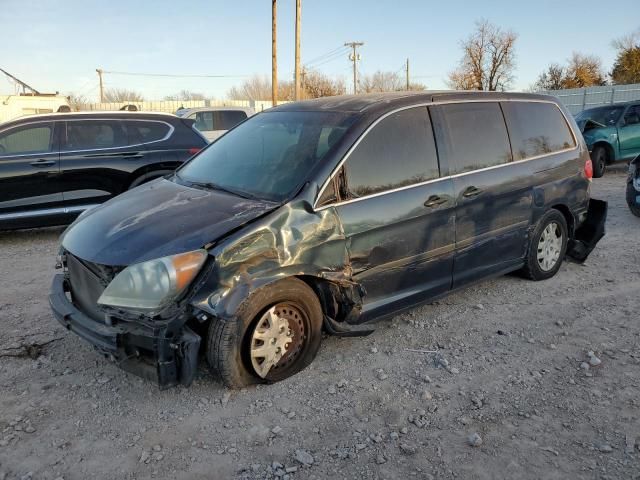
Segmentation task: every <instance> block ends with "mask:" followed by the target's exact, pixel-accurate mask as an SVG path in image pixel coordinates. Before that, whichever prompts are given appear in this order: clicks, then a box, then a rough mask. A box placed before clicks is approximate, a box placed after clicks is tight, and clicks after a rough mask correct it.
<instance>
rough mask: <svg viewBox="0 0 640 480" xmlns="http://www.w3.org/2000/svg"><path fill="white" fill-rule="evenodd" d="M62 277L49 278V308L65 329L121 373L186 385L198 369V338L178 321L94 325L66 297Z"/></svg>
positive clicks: (163, 382)
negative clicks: (51, 279)
mask: <svg viewBox="0 0 640 480" xmlns="http://www.w3.org/2000/svg"><path fill="white" fill-rule="evenodd" d="M67 291H68V287H67V286H66V282H65V279H64V275H62V274H58V275H55V277H54V278H53V282H52V284H51V292H50V293H49V305H50V306H51V310H52V312H53V315H54V316H55V318H56V320H58V322H59V323H60V324H61V325H62V326H63V327H65V328H66V329H67V330H69V331H71V332H73V333H75V334H76V335H78V336H79V337H81V338H82V339H83V340H85V341H86V342H88V343H89V344H91V345H93V346H94V347H95V348H96V349H97V350H98V351H99V352H100V353H102V354H103V355H105V356H106V357H107V358H109V359H110V360H112V361H114V362H116V363H117V364H118V366H120V367H121V368H122V369H123V370H126V371H128V372H131V373H133V374H135V375H138V376H140V377H143V378H146V379H148V380H152V381H154V382H156V383H157V384H158V385H159V386H160V387H161V388H166V387H170V386H173V385H177V384H178V383H180V384H183V385H189V384H191V382H192V381H193V379H194V377H195V373H196V370H197V366H198V350H199V348H200V336H198V335H197V334H196V333H194V332H193V331H192V330H190V329H189V328H187V327H186V326H184V322H183V321H181V319H176V320H175V321H169V322H165V323H163V324H162V325H159V326H151V325H149V326H146V325H142V324H137V323H135V324H134V323H131V322H124V321H118V322H116V323H115V324H114V325H106V324H102V323H98V322H96V321H95V320H93V319H92V318H90V317H89V316H87V315H85V314H84V313H83V312H82V311H80V310H79V309H78V308H77V307H76V306H75V305H73V303H72V302H71V301H70V300H69V298H68V297H67Z"/></svg>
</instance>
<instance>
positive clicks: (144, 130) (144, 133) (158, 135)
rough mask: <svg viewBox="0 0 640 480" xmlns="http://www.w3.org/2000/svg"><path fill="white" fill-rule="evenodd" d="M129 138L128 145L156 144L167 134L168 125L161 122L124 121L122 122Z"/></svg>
mask: <svg viewBox="0 0 640 480" xmlns="http://www.w3.org/2000/svg"><path fill="white" fill-rule="evenodd" d="M123 123H124V125H125V128H126V129H127V134H128V136H129V144H130V145H136V144H139V143H149V142H157V141H158V140H162V139H163V138H164V137H166V136H167V134H168V133H169V129H170V127H169V125H167V124H166V123H162V122H147V121H144V120H126V121H124V122H123Z"/></svg>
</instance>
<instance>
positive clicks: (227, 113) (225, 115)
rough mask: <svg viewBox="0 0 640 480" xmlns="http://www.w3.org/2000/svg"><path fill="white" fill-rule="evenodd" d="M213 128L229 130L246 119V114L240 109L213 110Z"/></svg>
mask: <svg viewBox="0 0 640 480" xmlns="http://www.w3.org/2000/svg"><path fill="white" fill-rule="evenodd" d="M213 114H214V120H213V126H214V127H215V128H214V130H231V129H232V128H233V127H235V126H236V125H237V124H239V123H240V122H242V121H244V120H246V119H247V114H246V113H245V112H243V111H242V110H219V111H215V112H213Z"/></svg>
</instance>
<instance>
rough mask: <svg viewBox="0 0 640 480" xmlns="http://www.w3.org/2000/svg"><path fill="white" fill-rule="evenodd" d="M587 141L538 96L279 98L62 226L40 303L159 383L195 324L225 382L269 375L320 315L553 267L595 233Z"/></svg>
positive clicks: (346, 329) (312, 337)
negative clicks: (151, 178) (160, 174)
mask: <svg viewBox="0 0 640 480" xmlns="http://www.w3.org/2000/svg"><path fill="white" fill-rule="evenodd" d="M591 169H592V165H591V160H590V158H589V153H588V150H587V147H586V145H585V143H584V140H583V139H582V137H581V136H580V134H579V130H578V128H577V126H576V124H575V122H574V121H573V119H572V118H571V117H570V116H568V114H567V112H566V111H565V110H564V108H563V107H562V106H561V105H560V104H559V103H558V102H557V101H556V100H555V99H553V98H552V97H546V96H541V95H527V94H508V93H487V92H484V93H481V92H474V93H469V92H467V93H429V92H423V93H417V94H408V93H395V94H375V95H358V96H346V97H329V98H322V99H316V100H311V101H305V102H299V103H291V104H287V105H282V106H279V107H276V108H273V109H270V110H269V111H267V112H263V113H260V114H258V115H255V116H254V117H252V118H250V119H248V120H247V121H246V122H244V123H242V124H241V125H239V126H238V127H236V128H234V129H233V130H231V131H230V132H229V133H227V134H226V135H225V136H224V137H222V138H220V139H219V140H218V141H216V142H214V143H212V144H210V145H209V146H208V147H207V148H206V149H204V150H203V151H202V152H200V153H199V154H198V155H196V156H195V157H194V158H192V159H191V160H190V161H189V162H188V163H186V164H185V165H184V166H182V167H181V168H180V169H178V170H177V171H176V173H175V175H173V176H172V177H167V178H164V179H162V180H158V181H156V182H153V183H149V184H147V185H143V186H142V187H140V188H138V189H136V190H133V191H130V192H126V193H125V194H123V195H120V196H118V197H116V198H115V199H113V200H111V201H109V202H107V203H106V204H104V205H102V206H100V207H97V208H94V209H92V210H91V211H89V212H87V213H86V214H85V215H83V216H82V217H81V218H79V219H78V220H77V221H76V222H75V223H74V224H73V225H71V226H70V227H69V228H68V229H67V231H66V232H65V233H64V235H63V237H62V246H61V251H60V255H61V257H60V267H62V268H63V272H62V273H60V274H57V275H56V276H55V279H54V281H53V284H52V289H51V294H50V297H49V299H50V304H51V307H52V309H53V312H54V314H55V317H56V318H57V319H58V320H59V321H60V322H61V323H62V325H64V326H65V327H66V328H67V329H69V330H71V331H72V332H75V333H76V334H78V335H79V336H81V337H82V338H84V339H85V340H87V341H88V342H89V343H91V344H93V345H94V346H95V347H96V348H97V349H98V350H99V351H100V352H102V353H104V354H105V355H107V356H108V357H109V358H112V359H115V360H116V361H117V362H118V364H119V365H121V366H122V367H124V368H126V369H128V370H131V371H134V372H136V373H138V374H144V375H146V376H148V377H149V378H154V379H155V380H156V381H157V382H158V383H159V384H160V385H161V386H162V387H166V386H169V385H175V384H177V383H183V384H189V383H190V382H191V381H192V379H193V376H194V372H195V371H196V367H197V363H198V351H199V346H200V342H201V337H202V336H204V337H205V340H204V342H205V350H206V357H207V360H208V363H209V365H210V366H211V368H212V369H213V371H214V372H215V374H216V375H218V376H219V377H220V378H221V379H222V380H223V382H224V383H225V384H227V385H229V386H232V387H240V386H244V385H248V384H253V383H260V382H274V381H277V380H282V379H284V378H286V377H289V376H290V375H293V374H294V373H296V372H299V371H300V370H302V369H303V368H304V367H305V366H307V365H308V364H309V363H310V362H311V361H312V360H313V358H314V357H315V355H316V353H317V351H318V348H319V346H320V341H321V329H322V328H323V327H324V328H325V329H326V330H327V331H328V332H330V333H332V334H336V335H350V336H352V335H363V334H367V333H370V332H371V331H372V330H373V329H374V328H375V327H374V325H373V322H374V321H376V320H380V319H382V318H386V317H389V316H391V315H395V314H397V313H398V312H401V311H403V310H406V309H408V308H412V307H414V306H416V305H418V304H421V303H423V302H429V301H432V300H434V299H435V298H438V297H440V296H443V295H446V294H448V293H449V292H451V291H453V290H457V289H460V288H463V287H465V286H467V285H469V284H471V283H473V282H476V281H478V280H481V279H485V278H488V277H492V276H497V275H503V274H505V273H507V272H511V271H515V270H521V271H522V272H523V274H524V275H525V276H527V277H528V278H530V279H533V280H544V279H547V278H550V277H552V276H554V275H555V274H556V273H557V272H558V270H559V268H560V266H561V264H562V262H563V259H564V257H565V254H568V255H570V256H572V257H574V258H575V259H576V260H577V261H584V260H585V259H586V258H587V256H588V255H589V253H590V252H591V250H592V249H593V248H594V246H595V245H596V243H597V242H598V241H599V239H600V238H601V237H602V236H603V235H604V222H605V218H606V212H607V204H606V202H603V201H600V200H595V199H590V195H589V189H590V185H591V183H590V180H591V174H592V170H591ZM523 288H524V287H523Z"/></svg>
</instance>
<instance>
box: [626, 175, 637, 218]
mask: <svg viewBox="0 0 640 480" xmlns="http://www.w3.org/2000/svg"><path fill="white" fill-rule="evenodd" d="M638 195H640V193H638V192H637V191H636V189H635V188H634V186H633V183H632V182H629V183H627V205H629V210H631V213H633V214H634V215H635V216H636V217H640V206H638V205H637V204H636V201H635V199H636V197H637V196H638Z"/></svg>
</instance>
